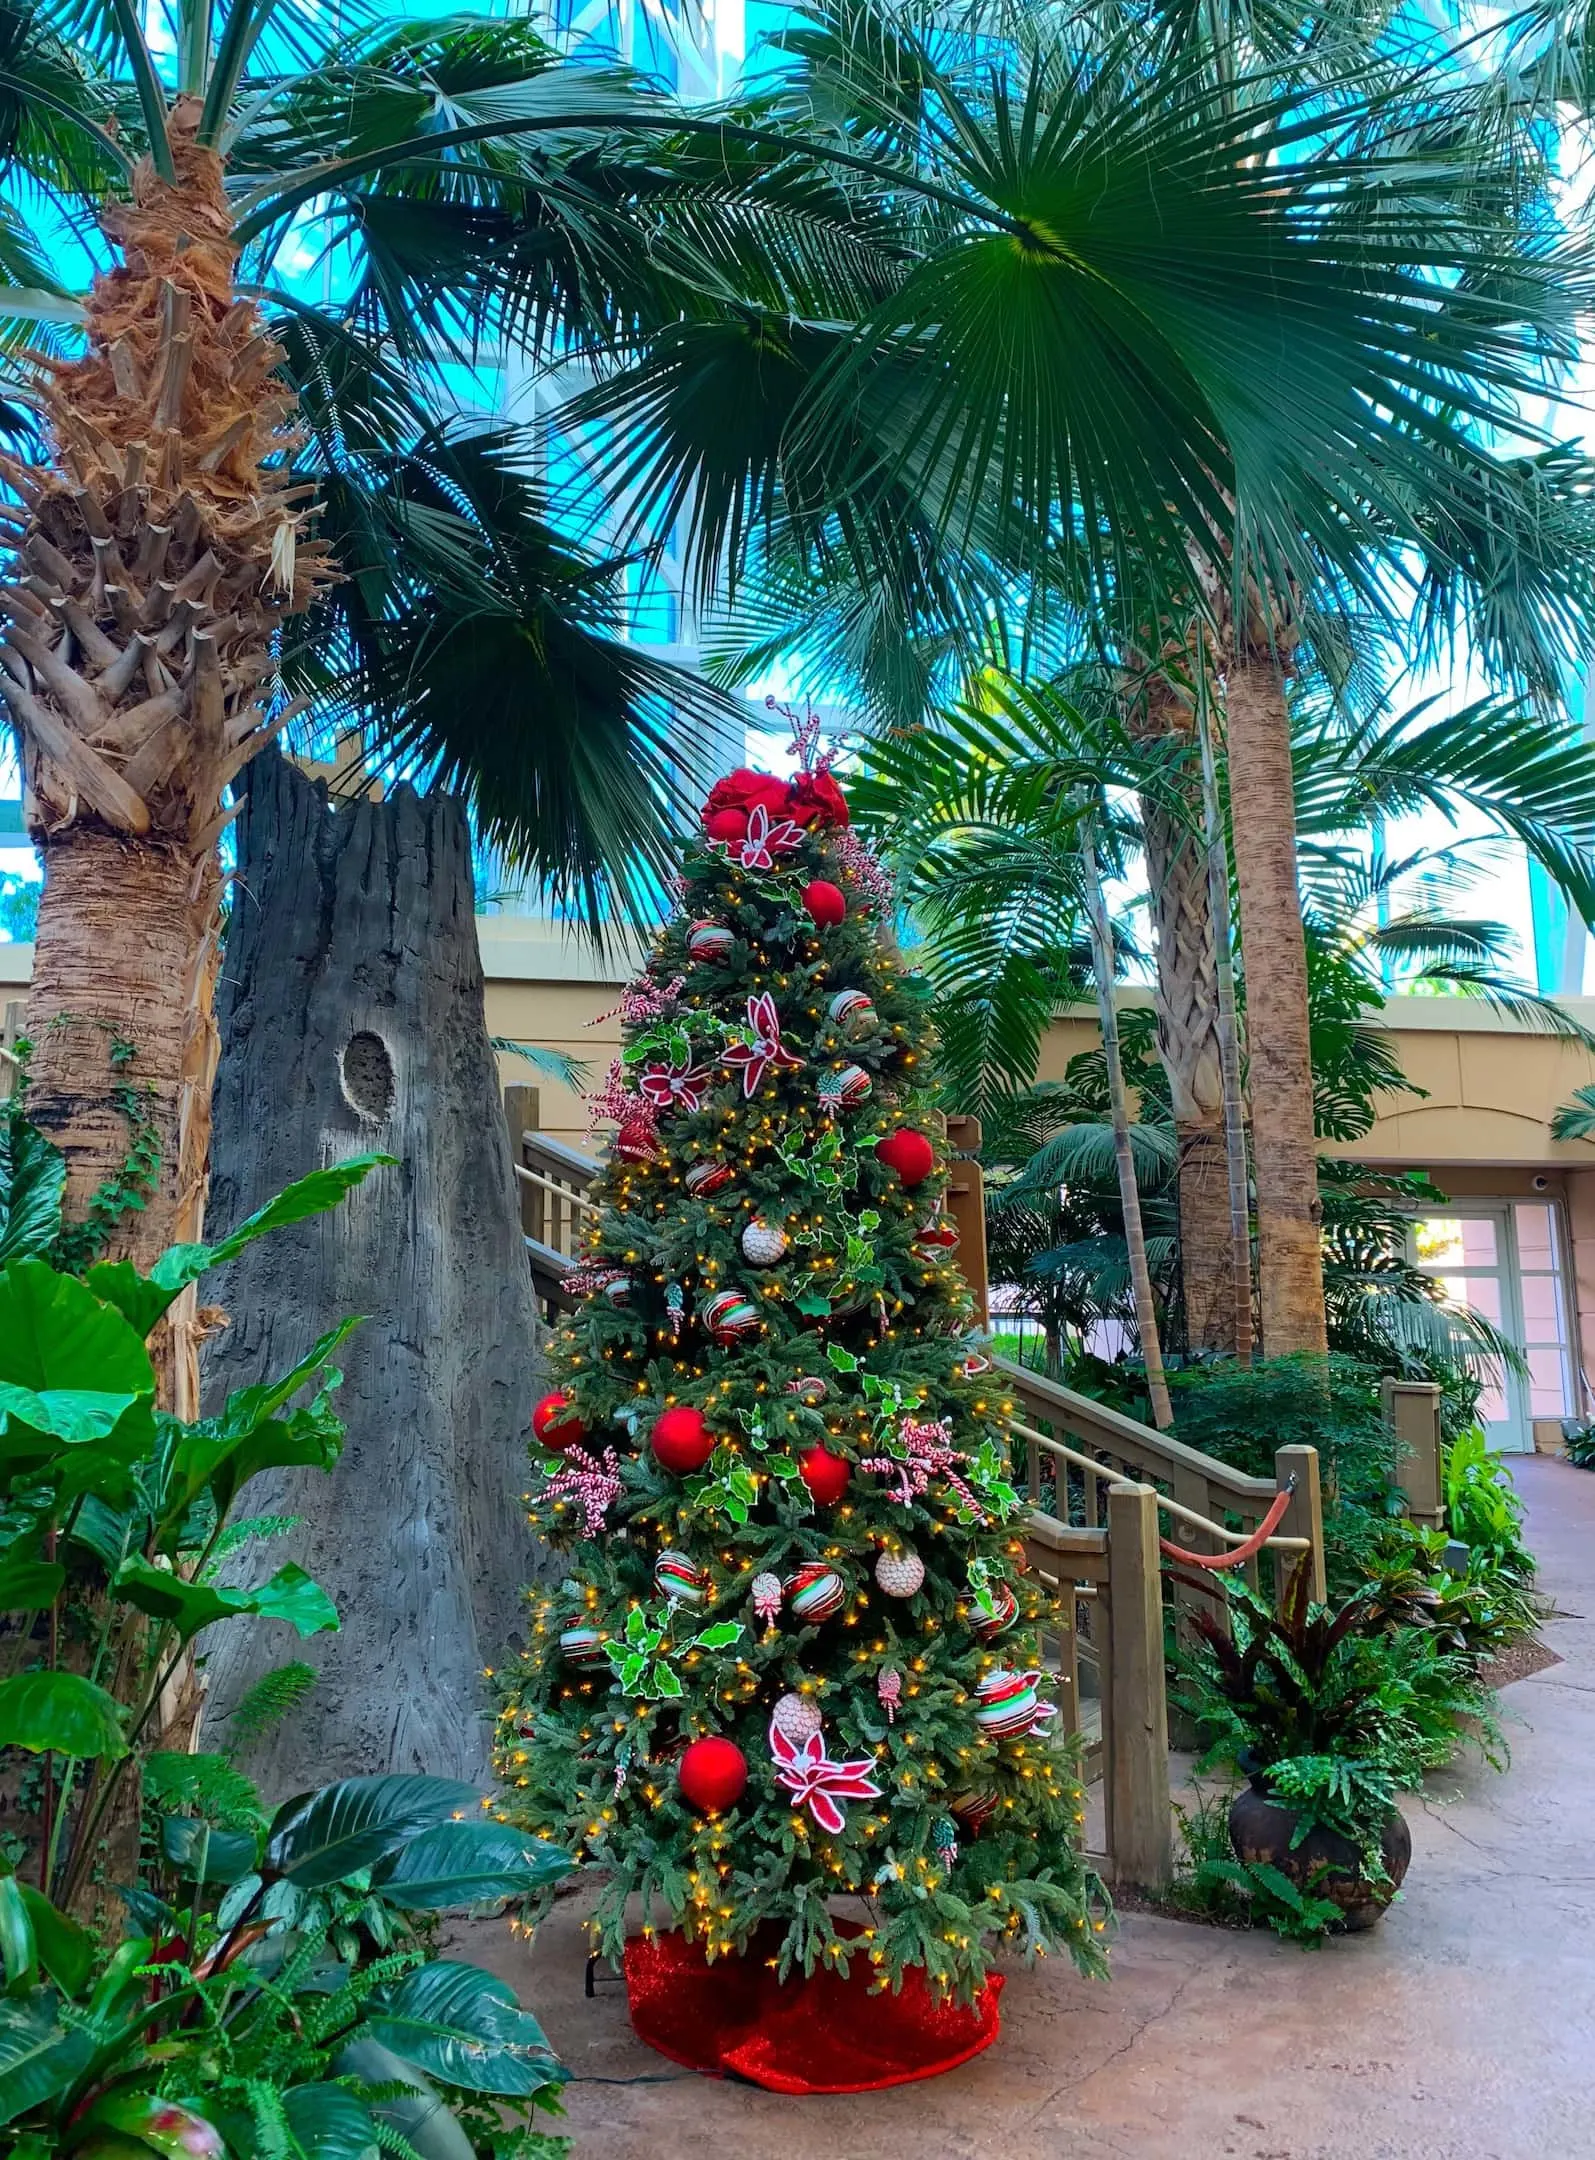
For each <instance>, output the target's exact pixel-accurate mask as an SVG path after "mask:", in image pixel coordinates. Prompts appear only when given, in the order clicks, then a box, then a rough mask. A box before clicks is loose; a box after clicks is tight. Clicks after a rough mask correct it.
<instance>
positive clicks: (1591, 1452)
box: [1562, 1424, 1595, 1470]
mask: <svg viewBox="0 0 1595 2160" xmlns="http://www.w3.org/2000/svg"><path fill="white" fill-rule="evenodd" d="M1562 1453H1563V1455H1564V1456H1565V1457H1566V1458H1567V1460H1568V1461H1569V1462H1570V1463H1572V1464H1573V1465H1574V1466H1575V1467H1576V1468H1577V1469H1579V1470H1595V1424H1591V1425H1574V1426H1571V1427H1568V1426H1564V1427H1563V1428H1562Z"/></svg>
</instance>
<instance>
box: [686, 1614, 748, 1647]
mask: <svg viewBox="0 0 1595 2160" xmlns="http://www.w3.org/2000/svg"><path fill="white" fill-rule="evenodd" d="M741 1634H742V1622H741V1621H740V1620H717V1621H716V1622H715V1623H714V1625H713V1627H706V1628H705V1629H704V1631H703V1633H702V1634H701V1635H700V1636H699V1637H698V1640H697V1648H698V1649H700V1650H724V1649H726V1648H728V1647H729V1645H730V1644H732V1643H734V1642H736V1641H738V1640H739V1639H740V1637H741Z"/></svg>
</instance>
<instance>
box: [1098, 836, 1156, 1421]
mask: <svg viewBox="0 0 1595 2160" xmlns="http://www.w3.org/2000/svg"><path fill="white" fill-rule="evenodd" d="M1080 860H1081V865H1082V867H1083V869H1084V872H1085V900H1086V917H1087V920H1088V921H1089V923H1090V926H1091V960H1092V974H1093V975H1094V976H1095V978H1096V986H1097V1012H1098V1016H1099V1018H1100V1022H1101V1028H1102V1053H1103V1058H1104V1061H1105V1063H1106V1065H1107V1072H1108V1106H1109V1110H1110V1113H1111V1116H1112V1119H1113V1160H1114V1165H1115V1168H1116V1169H1117V1171H1118V1179H1119V1205H1120V1208H1121V1210H1122V1212H1123V1215H1124V1243H1125V1248H1126V1250H1127V1252H1128V1254H1129V1260H1130V1298H1131V1302H1132V1304H1133V1306H1134V1308H1135V1325H1136V1332H1137V1333H1138V1334H1139V1335H1140V1338H1141V1356H1142V1358H1143V1360H1144V1361H1145V1364H1146V1386H1147V1393H1148V1394H1149V1395H1150V1396H1151V1398H1152V1416H1153V1420H1154V1422H1155V1423H1156V1424H1157V1426H1158V1428H1159V1430H1160V1431H1164V1432H1166V1431H1167V1430H1168V1428H1169V1427H1170V1426H1171V1425H1172V1424H1173V1423H1174V1405H1173V1404H1172V1403H1171V1402H1170V1400H1169V1390H1168V1382H1167V1380H1166V1379H1165V1378H1164V1374H1163V1345H1162V1341H1161V1339H1160V1337H1159V1334H1158V1324H1157V1301H1156V1298H1155V1297H1154V1295H1153V1291H1152V1270H1151V1268H1150V1266H1149V1265H1148V1263H1147V1257H1146V1233H1145V1230H1144V1229H1143V1227H1142V1224H1141V1191H1140V1187H1139V1185H1138V1184H1137V1183H1136V1176H1135V1156H1134V1154H1133V1152H1132V1150H1131V1147H1130V1098H1129V1094H1128V1091H1127V1090H1126V1088H1125V1085H1124V1061H1123V1059H1122V1058H1121V1057H1120V1055H1119V1019H1118V1013H1117V1012H1116V1010H1115V1008H1114V1003H1113V938H1112V933H1111V931H1110V929H1109V926H1108V909H1107V902H1106V901H1105V900H1104V898H1103V896H1102V879H1101V876H1100V875H1099V873H1098V870H1097V853H1096V843H1095V841H1094V840H1093V838H1092V835H1091V824H1090V820H1089V819H1087V821H1086V823H1085V826H1084V828H1083V831H1082V834H1081V839H1080Z"/></svg>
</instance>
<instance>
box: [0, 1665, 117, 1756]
mask: <svg viewBox="0 0 1595 2160" xmlns="http://www.w3.org/2000/svg"><path fill="white" fill-rule="evenodd" d="M0 1747H19V1748H26V1749H27V1750H28V1752H29V1754H31V1755H42V1754H44V1753H46V1752H49V1753H52V1754H56V1755H75V1756H78V1757H80V1758H81V1759H82V1760H84V1761H92V1760H96V1759H99V1758H102V1757H103V1758H112V1759H114V1758H116V1757H118V1756H122V1755H125V1754H126V1753H127V1742H126V1740H124V1738H123V1737H122V1721H121V1717H120V1715H119V1713H118V1711H117V1706H116V1698H115V1697H114V1696H112V1695H108V1694H107V1693H106V1691H105V1689H104V1688H102V1687H96V1686H95V1685H94V1682H93V1681H92V1680H85V1679H84V1678H83V1677H82V1675H81V1674H79V1673H66V1672H25V1673H13V1674H12V1676H11V1678H10V1679H9V1680H0Z"/></svg>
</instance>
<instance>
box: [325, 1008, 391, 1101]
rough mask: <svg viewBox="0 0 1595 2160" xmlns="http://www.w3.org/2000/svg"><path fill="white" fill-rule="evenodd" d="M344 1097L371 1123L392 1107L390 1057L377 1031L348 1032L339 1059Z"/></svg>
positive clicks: (364, 1029) (339, 1071)
mask: <svg viewBox="0 0 1595 2160" xmlns="http://www.w3.org/2000/svg"><path fill="white" fill-rule="evenodd" d="M338 1074H339V1078H340V1080H341V1081H342V1083H343V1094H344V1100H345V1101H346V1102H347V1103H348V1105H349V1107H350V1108H351V1109H352V1110H355V1111H357V1112H358V1113H359V1115H360V1116H361V1117H363V1118H369V1119H370V1120H371V1122H372V1123H373V1124H376V1123H378V1122H380V1120H381V1119H383V1118H385V1117H388V1116H389V1115H390V1114H391V1113H392V1110H393V1059H392V1057H391V1056H390V1055H389V1053H388V1046H387V1044H386V1043H385V1042H384V1041H383V1040H382V1037H381V1036H380V1035H373V1034H372V1033H371V1032H370V1030H369V1029H366V1028H362V1029H361V1031H360V1032H359V1034H358V1035H351V1036H350V1037H349V1040H348V1041H347V1042H346V1043H345V1044H344V1046H343V1055H342V1056H341V1057H340V1058H339V1060H338Z"/></svg>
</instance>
